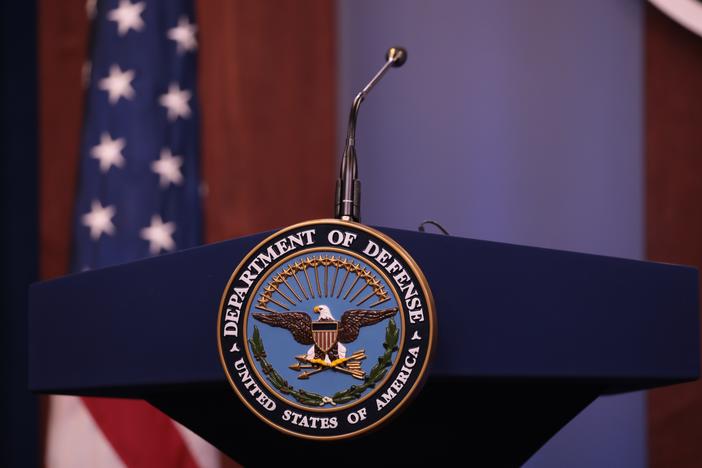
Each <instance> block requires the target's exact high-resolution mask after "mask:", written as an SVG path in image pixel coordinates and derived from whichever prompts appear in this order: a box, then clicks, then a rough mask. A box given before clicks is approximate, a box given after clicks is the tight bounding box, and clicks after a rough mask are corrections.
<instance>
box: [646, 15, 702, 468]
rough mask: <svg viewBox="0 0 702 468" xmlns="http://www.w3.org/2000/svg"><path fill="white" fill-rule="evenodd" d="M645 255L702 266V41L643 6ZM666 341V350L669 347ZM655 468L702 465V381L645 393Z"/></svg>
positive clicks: (700, 38)
mask: <svg viewBox="0 0 702 468" xmlns="http://www.w3.org/2000/svg"><path fill="white" fill-rule="evenodd" d="M645 26H646V35H645V37H646V47H645V50H646V57H645V60H646V65H645V67H646V68H645V127H644V128H645V147H646V253H647V256H648V258H649V259H651V260H656V261H662V262H673V263H684V264H688V265H695V266H697V267H698V268H700V267H702V37H700V36H696V35H694V34H693V33H691V32H689V31H687V30H686V29H684V28H683V27H682V26H680V25H678V24H677V23H675V22H674V21H672V20H671V19H669V18H668V17H666V16H665V15H663V14H662V13H661V12H659V11H658V10H657V9H655V8H654V7H652V6H650V4H649V5H648V8H647V18H646V25H645ZM674 345H675V344H674V343H671V346H674ZM648 421H649V442H648V446H649V462H650V466H651V467H653V468H658V467H660V468H664V467H665V468H668V467H675V468H683V467H690V468H692V467H699V466H701V465H702V382H695V383H690V384H685V385H676V386H673V387H669V388H664V389H660V390H655V391H652V392H650V393H649V400H648Z"/></svg>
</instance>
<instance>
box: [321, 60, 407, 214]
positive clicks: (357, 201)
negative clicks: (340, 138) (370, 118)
mask: <svg viewBox="0 0 702 468" xmlns="http://www.w3.org/2000/svg"><path fill="white" fill-rule="evenodd" d="M406 61H407V51H406V50H405V49H403V48H402V47H391V48H390V49H388V51H387V53H386V54H385V64H384V65H383V66H382V67H381V68H380V70H378V72H377V73H376V74H375V76H374V77H373V78H372V79H371V80H370V81H369V82H368V84H367V85H366V86H365V87H364V88H363V89H362V90H361V92H360V93H358V94H357V95H356V97H355V98H354V100H353V104H352V105H351V113H350V114H349V124H348V128H347V130H346V145H345V147H344V154H343V156H342V159H341V171H340V174H339V178H338V179H337V181H336V196H335V204H334V217H335V218H337V219H342V220H344V221H357V222H358V221H360V220H361V181H360V180H358V162H357V161H356V119H357V117H358V110H359V109H360V107H361V103H362V102H363V100H364V99H365V98H366V96H367V95H368V93H369V92H370V90H371V89H373V87H374V86H375V85H376V84H377V83H378V81H380V79H381V78H382V77H383V75H384V74H385V73H386V72H387V71H388V70H389V69H390V68H391V67H401V66H402V65H404V63H405V62H406Z"/></svg>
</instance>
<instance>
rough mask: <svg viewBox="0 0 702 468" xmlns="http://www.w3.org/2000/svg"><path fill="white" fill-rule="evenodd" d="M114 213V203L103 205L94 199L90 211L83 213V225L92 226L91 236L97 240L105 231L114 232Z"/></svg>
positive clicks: (107, 232)
mask: <svg viewBox="0 0 702 468" xmlns="http://www.w3.org/2000/svg"><path fill="white" fill-rule="evenodd" d="M114 215H115V207H114V206H113V205H110V206H102V203H100V202H99V201H98V200H93V202H92V203H91V204H90V211H89V212H88V213H86V214H84V215H83V225H84V226H87V227H89V228H90V238H91V239H93V240H95V241H96V240H98V239H100V236H101V235H102V234H103V233H105V234H109V235H112V234H114V233H115V225H114V224H112V218H113V217H114Z"/></svg>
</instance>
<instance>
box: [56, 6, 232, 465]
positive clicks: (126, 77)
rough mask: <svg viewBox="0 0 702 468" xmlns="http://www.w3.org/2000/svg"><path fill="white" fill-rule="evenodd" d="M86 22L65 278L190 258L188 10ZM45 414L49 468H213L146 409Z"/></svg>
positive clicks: (107, 12) (193, 137) (208, 454)
mask: <svg viewBox="0 0 702 468" xmlns="http://www.w3.org/2000/svg"><path fill="white" fill-rule="evenodd" d="M87 13H88V15H89V17H90V18H91V19H92V40H91V50H90V51H89V60H88V61H87V62H86V66H85V70H84V79H85V81H86V85H87V90H86V105H85V117H84V127H83V135H82V142H81V149H80V158H81V161H80V182H79V188H78V197H77V200H76V213H75V223H74V244H73V249H74V256H73V270H74V271H83V270H87V269H94V268H100V267H105V266H109V265H114V264H117V263H123V262H128V261H131V260H136V259H139V258H143V257H147V256H151V255H159V254H161V253H164V252H170V251H173V250H175V249H179V248H184V247H192V246H194V245H197V244H198V243H199V241H200V230H201V219H200V218H201V215H200V197H199V185H200V182H199V177H198V146H199V141H198V106H197V93H196V52H197V46H198V44H197V38H196V37H197V36H196V31H197V28H196V26H195V18H194V8H193V4H192V2H191V1H190V0H159V1H151V0H148V1H147V0H142V1H131V0H106V1H99V2H96V1H89V2H88V4H87ZM115 287H117V288H119V285H115ZM124 293H127V294H128V292H126V291H125V292H124ZM135 326H136V324H135ZM50 408H51V409H50V413H49V427H48V436H47V437H48V439H47V458H46V462H47V466H48V467H49V468H52V467H64V466H92V467H96V466H105V467H108V466H109V467H111V466H128V467H142V466H143V467H156V468H158V467H202V468H204V467H211V466H218V465H219V454H218V452H217V451H216V450H215V449H214V448H212V447H211V446H210V445H209V444H207V443H206V442H204V441H203V440H202V439H200V438H199V437H197V436H196V435H195V434H193V433H191V432H190V431H188V430H187V429H185V428H183V427H182V426H180V425H178V424H177V423H175V422H173V421H171V420H170V419H169V418H168V417H166V416H165V415H163V414H162V413H160V412H159V411H157V410H156V409H154V408H153V407H151V406H149V405H148V404H147V403H145V402H142V401H133V400H111V399H101V398H80V399H79V398H73V397H52V401H51V404H50Z"/></svg>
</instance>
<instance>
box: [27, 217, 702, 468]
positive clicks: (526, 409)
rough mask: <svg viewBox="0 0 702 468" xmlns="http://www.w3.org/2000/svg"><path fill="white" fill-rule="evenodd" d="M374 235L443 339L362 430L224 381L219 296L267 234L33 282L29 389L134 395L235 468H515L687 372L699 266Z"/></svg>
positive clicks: (694, 369) (690, 375)
mask: <svg viewBox="0 0 702 468" xmlns="http://www.w3.org/2000/svg"><path fill="white" fill-rule="evenodd" d="M379 229H380V230H381V231H383V232H385V233H387V234H388V235H390V236H392V237H393V238H394V239H395V240H396V241H398V242H399V243H400V244H401V245H403V246H404V247H405V249H407V251H408V252H409V253H410V254H411V255H412V256H413V257H414V259H415V260H416V261H417V263H418V264H419V266H420V267H421V268H422V269H423V270H424V272H425V274H426V276H427V279H428V280H429V284H430V285H431V288H432V291H433V294H434V297H435V301H436V307H437V314H438V316H437V318H438V327H439V336H438V348H437V352H436V354H435V359H434V362H433V364H432V367H431V369H430V377H429V379H428V381H427V383H426V385H425V387H424V390H423V391H422V393H421V394H420V396H419V397H418V398H417V399H416V400H415V401H414V402H412V404H411V405H410V406H409V407H408V408H407V409H406V410H405V411H404V412H403V413H402V414H401V415H400V416H398V417H397V418H395V419H394V420H393V421H392V422H391V423H390V424H388V425H387V426H385V427H383V428H382V429H379V430H377V431H375V432H373V433H371V434H369V435H366V436H362V437H360V438H358V439H353V440H348V441H338V442H311V441H305V440H298V439H297V438H293V437H290V436H286V435H283V434H281V433H278V432H277V431H275V430H273V429H271V428H270V427H268V426H267V425H265V424H264V423H262V422H261V421H259V420H258V419H257V418H256V417H255V416H253V414H251V413H250V412H249V410H248V409H247V408H245V406H244V405H243V404H242V403H241V402H240V401H239V399H238V398H237V397H236V395H235V394H234V392H233V390H232V389H231V388H230V387H229V384H228V383H227V381H226V378H225V376H224V372H223V370H222V368H221V365H220V361H219V357H218V353H217V339H216V321H217V312H218V305H219V301H220V298H221V295H222V291H223V290H224V287H225V285H226V283H227V280H228V279H229V276H230V274H231V272H232V271H233V270H234V268H235V267H236V265H237V264H238V263H239V261H240V260H241V259H242V258H243V257H244V256H245V255H246V253H247V252H248V251H249V250H250V249H251V248H253V247H254V246H255V245H256V244H257V243H258V242H260V241H261V240H263V239H264V238H265V237H266V236H268V235H269V234H270V233H262V234H257V235H253V236H249V237H244V238H240V239H234V240H230V241H225V242H221V243H217V244H212V245H207V246H203V247H197V248H193V249H189V250H185V251H180V252H177V253H174V254H170V255H163V256H159V257H155V258H150V259H146V260H142V261H138V262H133V263H129V264H124V265H119V266H115V267H110V268H105V269H101V270H95V271H90V272H85V273H79V274H74V275H70V276H66V277H63V278H59V279H56V280H53V281H47V282H42V283H37V284H34V285H32V286H31V288H30V292H29V294H30V298H29V299H30V300H29V303H30V307H29V387H30V389H31V390H33V391H35V392H42V393H59V394H72V395H93V396H111V397H124V398H141V399H145V400H147V401H148V402H150V403H151V404H153V405H154V406H155V407H157V408H159V409H160V410H162V411H163V412H165V413H166V414H168V415H170V416H171V417H172V418H173V419H175V420H177V421H179V422H181V423H182V424H184V425H185V426H187V427H189V428H190V429H192V430H193V431H195V432H196V433H198V434H200V435H201V436H202V437H203V438H205V439H207V440H209V441H210V442H211V443H213V444H214V445H215V446H217V447H218V448H220V449H221V450H222V451H224V452H225V453H227V454H229V455H230V456H232V457H233V458H234V459H236V460H238V461H239V462H241V463H243V464H244V465H246V466H255V465H259V464H273V463H285V464H288V465H296V464H305V465H308V466H314V465H322V464H325V465H326V464H329V463H332V464H334V465H346V464H354V465H358V464H364V463H366V464H372V465H381V464H382V465H393V466H394V465H396V464H400V463H412V464H416V463H436V462H441V461H448V460H453V463H454V464H468V463H470V462H471V461H475V460H485V459H486V458H487V459H489V460H490V462H489V465H490V466H515V465H519V464H521V463H523V462H524V461H526V460H527V459H528V458H529V457H530V456H531V455H532V454H533V453H534V452H535V451H536V450H538V449H539V447H541V446H542V445H543V444H544V443H545V442H546V441H547V440H548V439H549V438H550V437H551V436H553V435H554V434H555V433H556V432H557V431H558V430H559V429H560V428H561V427H562V426H563V425H565V424H566V423H567V422H568V421H569V420H570V419H572V418H573V417H574V416H575V415H576V414H577V413H578V412H579V411H581V410H582V409H583V408H585V407H586V406H587V405H588V404H589V403H591V402H592V401H593V400H594V399H595V398H597V396H599V395H602V394H607V393H616V392H627V391H633V390H640V389H646V388H651V387H656V386H662V385H670V384H675V383H680V382H685V381H690V380H694V379H696V378H697V377H698V372H699V323H698V278H697V270H696V269H694V268H690V267H684V266H677V265H669V264H660V263H653V262H642V261H634V260H625V259H618V258H611V257H603V256H597V255H586V254H580V253H572V252H564V251H556V250H549V249H542V248H535V247H524V246H517V245H509V244H502V243H496V242H488V241H478V240H471V239H464V238H458V237H449V236H439V235H434V234H425V233H418V232H412V231H404V230H397V229H388V228H379ZM154 449H155V450H158V448H157V447H155V448H154Z"/></svg>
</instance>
